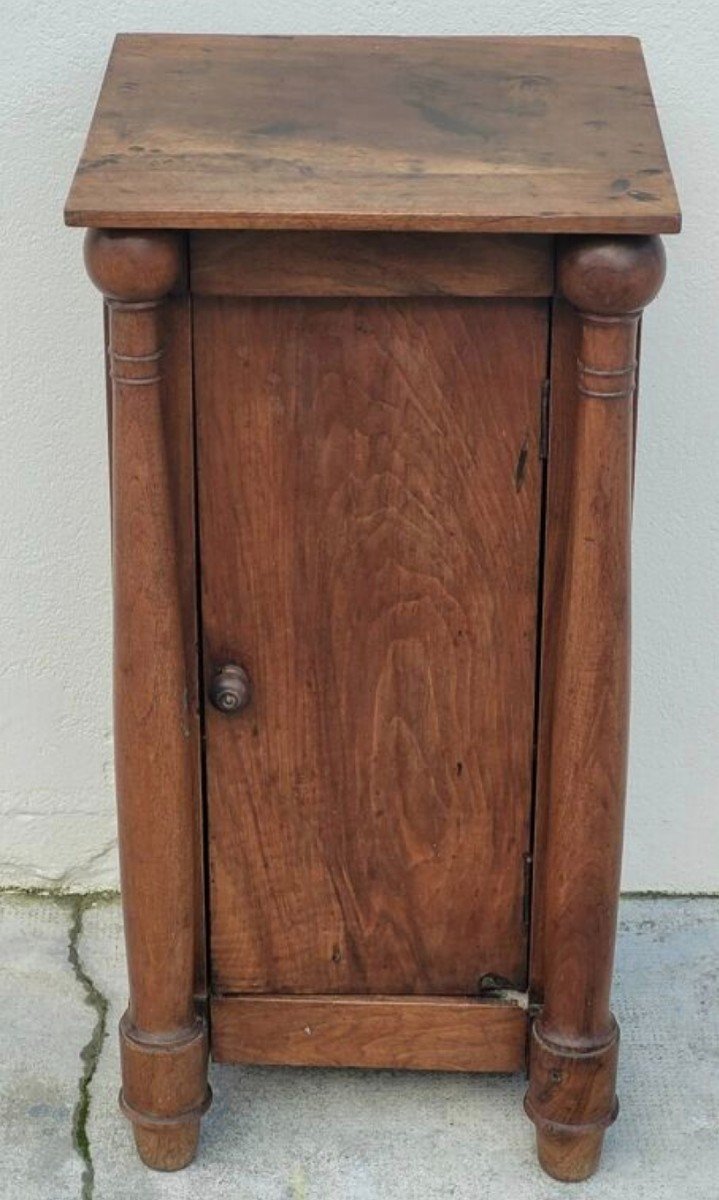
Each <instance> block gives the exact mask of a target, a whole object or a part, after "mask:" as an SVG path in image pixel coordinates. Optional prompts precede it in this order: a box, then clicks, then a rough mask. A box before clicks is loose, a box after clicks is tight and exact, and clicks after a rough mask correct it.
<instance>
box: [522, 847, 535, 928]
mask: <svg viewBox="0 0 719 1200" xmlns="http://www.w3.org/2000/svg"><path fill="white" fill-rule="evenodd" d="M532 862H533V859H532V855H531V854H525V855H524V895H523V897H522V922H523V924H524V925H525V927H528V926H529V918H530V915H531V911H532Z"/></svg>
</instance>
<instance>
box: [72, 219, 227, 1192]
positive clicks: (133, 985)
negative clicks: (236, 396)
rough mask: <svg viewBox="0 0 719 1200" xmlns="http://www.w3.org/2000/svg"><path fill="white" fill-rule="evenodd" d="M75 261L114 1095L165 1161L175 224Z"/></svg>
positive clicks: (187, 790) (182, 722) (184, 1049)
mask: <svg viewBox="0 0 719 1200" xmlns="http://www.w3.org/2000/svg"><path fill="white" fill-rule="evenodd" d="M86 262H87V267H88V271H89V274H90V276H91V278H92V280H93V282H94V283H95V284H96V285H97V286H98V287H99V288H100V290H101V291H102V292H103V294H104V295H105V297H106V302H107V308H108V318H109V319H108V327H109V348H108V358H109V365H110V376H111V379H112V405H111V410H112V421H113V431H112V442H111V444H112V516H113V577H114V598H115V614H114V630H115V637H114V655H115V688H114V699H115V745H116V781H117V798H118V825H119V838H120V863H121V872H122V888H123V905H124V915H125V939H126V946H127V959H128V972H129V979H130V1004H129V1008H128V1011H127V1013H126V1015H125V1017H124V1018H123V1022H122V1025H121V1049H122V1068H123V1091H122V1104H123V1108H124V1110H125V1112H126V1113H127V1114H128V1116H130V1117H131V1119H132V1120H133V1123H134V1128H135V1137H136V1140H137V1145H138V1149H139V1151H140V1154H141V1155H142V1157H143V1159H144V1160H145V1161H146V1162H148V1163H149V1165H151V1166H156V1167H160V1168H162V1169H174V1168H176V1167H181V1166H184V1165H185V1164H186V1163H187V1162H188V1161H189V1159H190V1158H191V1157H192V1156H193V1154H194V1151H195V1147H196V1144H197V1136H198V1131H199V1116H200V1113H201V1112H202V1111H203V1110H204V1108H205V1107H206V1104H207V1098H208V1091H207V1082H206V1059H207V1031H206V1027H205V1023H204V1020H203V1018H202V1017H201V1016H200V1015H198V1013H197V1012H196V1009H195V1000H194V987H195V982H196V979H197V974H198V968H197V963H198V960H199V957H200V956H199V954H198V946H197V941H198V911H197V909H198V905H197V899H198V879H197V873H198V853H197V851H198V848H197V836H198V824H197V791H196V788H197V778H196V761H195V758H196V749H197V743H196V740H193V719H194V718H193V709H192V702H193V697H194V694H195V685H194V682H193V681H194V678H195V665H194V664H195V661H196V656H195V655H194V654H193V655H192V656H191V658H190V662H189V663H188V662H187V660H186V652H187V629H188V615H187V608H188V606H189V605H191V604H192V599H191V596H190V595H188V590H187V580H188V564H187V563H186V562H185V563H184V564H183V562H182V561H181V557H180V544H181V543H179V542H178V537H177V529H176V521H177V520H178V518H179V519H181V520H183V521H184V522H185V538H184V541H183V543H182V544H183V545H184V547H185V550H186V551H187V547H188V540H187V532H188V528H187V523H188V522H189V531H190V536H191V529H192V521H191V512H190V509H189V504H188V498H187V497H180V496H179V494H178V483H179V481H180V480H182V482H183V485H187V483H188V478H187V475H188V464H187V460H186V457H185V456H186V455H187V453H188V448H189V442H188V432H189V431H188V429H187V428H185V429H184V432H183V431H182V422H183V421H186V420H187V411H186V408H185V409H184V411H183V407H182V404H180V406H179V407H175V406H173V404H172V403H170V404H169V405H168V404H167V403H166V402H165V389H164V387H163V345H164V328H163V325H164V317H165V303H164V300H165V297H166V295H167V293H168V292H169V291H170V290H171V288H172V287H173V286H174V285H175V284H176V282H177V281H178V279H179V278H180V275H181V270H182V252H181V240H180V239H178V238H177V237H176V236H174V235H171V234H163V233H158V234H154V235H145V234H127V235H120V236H114V235H113V234H111V233H98V232H94V231H93V232H91V233H89V234H88V235H87V239H86ZM185 332H186V325H185ZM186 348H187V347H186V343H185V354H186ZM179 355H180V356H182V350H180V351H179ZM175 369H176V371H179V370H180V367H179V363H178V362H177V360H176V362H175ZM182 369H183V370H184V371H186V370H187V359H186V358H185V364H184V367H183V368H182ZM185 394H186V393H185ZM168 410H169V412H170V413H171V414H172V415H169V414H168ZM169 439H172V440H171V441H170V440H169ZM191 496H192V492H191V490H190V493H189V503H191ZM183 583H184V588H183Z"/></svg>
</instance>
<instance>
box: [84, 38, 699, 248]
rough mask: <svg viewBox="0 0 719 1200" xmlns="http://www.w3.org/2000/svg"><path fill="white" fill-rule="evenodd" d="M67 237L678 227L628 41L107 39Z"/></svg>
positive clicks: (637, 61) (643, 78) (645, 86)
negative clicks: (79, 232)
mask: <svg viewBox="0 0 719 1200" xmlns="http://www.w3.org/2000/svg"><path fill="white" fill-rule="evenodd" d="M65 216H66V220H67V222H68V223H69V224H71V225H92V226H96V227H97V226H107V227H112V226H133V227H148V226H163V227H166V228H169V227H173V228H181V229H203V228H205V229H209V228H236V229H241V228H242V229H263V228H270V229H271V228H278V229H280V228H294V229H313V228H322V229H387V230H403V229H415V230H427V231H428V230H437V231H451V230H464V231H466V232H517V233H528V232H540V233H567V232H570V233H576V232H601V233H606V232H614V233H639V232H655V233H658V232H672V231H675V230H677V229H678V228H679V224H680V215H679V207H678V202H677V198H676V194H675V192H674V186H673V183H672V179H671V173H670V171H669V167H668V164H667V159H666V154H665V150H664V146H663V143H662V138H661V133H660V131H659V125H658V122H657V117H656V112H655V108H654V102H653V100H652V94H651V90H650V87H649V82H648V79H647V74H646V69H645V66H644V60H643V57H642V51H641V45H640V43H639V42H638V41H637V40H636V39H635V38H626V37H597V38H586V37H584V38H582V37H564V38H561V37H560V38H551V37H529V38H519V37H513V38H496V37H487V38H471V37H468V38H461V37H460V38H393V37H388V38H382V37H365V38H360V37H345V38H329V37H280V38H257V37H205V36H198V35H190V36H188V35H167V34H161V35H156V34H123V35H121V36H120V37H118V39H117V41H116V43H115V46H114V49H113V52H112V57H111V60H110V64H109V68H108V71H107V75H106V77H105V81H104V84H103V88H102V92H101V95H100V99H99V102H98V106H97V109H96V112H95V116H94V119H93V123H92V127H91V129H90V133H89V137H88V140H87V144H86V146H85V150H84V153H83V155H82V159H81V161H80V164H79V167H78V170H77V173H76V176H75V179H74V182H73V185H72V188H71V191H70V195H69V198H68V201H67V206H66V211H65Z"/></svg>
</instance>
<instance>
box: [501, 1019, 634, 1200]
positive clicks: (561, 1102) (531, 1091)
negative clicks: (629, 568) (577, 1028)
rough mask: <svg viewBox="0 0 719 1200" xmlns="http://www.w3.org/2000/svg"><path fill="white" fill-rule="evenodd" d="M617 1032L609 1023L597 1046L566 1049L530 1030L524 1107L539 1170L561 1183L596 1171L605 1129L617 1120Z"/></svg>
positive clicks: (536, 1029) (539, 1031) (539, 1029)
mask: <svg viewBox="0 0 719 1200" xmlns="http://www.w3.org/2000/svg"><path fill="white" fill-rule="evenodd" d="M618 1051H619V1028H618V1026H617V1024H616V1022H615V1021H614V1018H612V1026H611V1028H610V1031H609V1033H608V1035H607V1036H606V1037H605V1038H602V1040H601V1041H596V1042H585V1043H578V1044H576V1045H567V1044H561V1043H559V1042H555V1041H554V1040H553V1039H552V1038H551V1037H550V1036H548V1035H547V1034H545V1033H544V1032H543V1030H542V1027H541V1017H540V1018H539V1019H538V1020H537V1021H535V1023H534V1026H533V1027H532V1038H531V1048H530V1066H529V1088H528V1090H527V1095H526V1097H525V1101H524V1107H525V1111H526V1113H527V1115H528V1116H529V1118H530V1120H532V1121H533V1122H534V1124H535V1125H536V1127H537V1154H538V1156H539V1162H540V1166H541V1167H542V1168H543V1170H545V1171H546V1172H547V1174H548V1175H551V1176H552V1178H553V1179H559V1180H561V1181H562V1182H565V1183H575V1182H580V1181H581V1180H583V1179H588V1178H589V1176H590V1175H593V1174H594V1172H595V1171H596V1169H597V1167H598V1166H599V1159H600V1157H601V1153H602V1144H603V1141H604V1134H605V1131H606V1129H607V1128H608V1127H609V1126H610V1125H611V1124H612V1123H613V1122H614V1121H615V1120H616V1116H617V1113H618V1111H619V1104H618V1102H617V1098H616V1094H615V1083H616V1073H617V1058H618Z"/></svg>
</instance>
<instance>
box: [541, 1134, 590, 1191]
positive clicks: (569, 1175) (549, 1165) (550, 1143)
mask: <svg viewBox="0 0 719 1200" xmlns="http://www.w3.org/2000/svg"><path fill="white" fill-rule="evenodd" d="M603 1142H604V1130H603V1129H589V1130H586V1131H582V1130H577V1129H558V1128H555V1129H551V1128H547V1129H538V1130H537V1156H538V1158H539V1165H540V1166H541V1167H542V1169H543V1170H544V1171H546V1172H547V1174H548V1175H551V1176H552V1178H553V1179H559V1180H560V1181H561V1182H562V1183H580V1182H581V1180H583V1179H588V1178H589V1176H590V1175H593V1174H594V1172H595V1171H596V1169H597V1167H598V1166H599V1160H600V1158H601V1155H602V1143H603Z"/></svg>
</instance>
